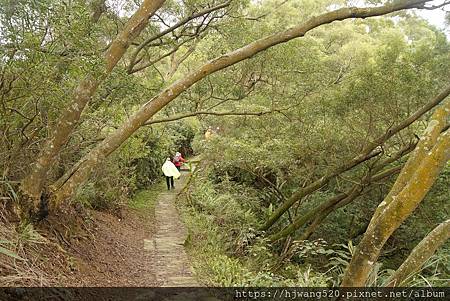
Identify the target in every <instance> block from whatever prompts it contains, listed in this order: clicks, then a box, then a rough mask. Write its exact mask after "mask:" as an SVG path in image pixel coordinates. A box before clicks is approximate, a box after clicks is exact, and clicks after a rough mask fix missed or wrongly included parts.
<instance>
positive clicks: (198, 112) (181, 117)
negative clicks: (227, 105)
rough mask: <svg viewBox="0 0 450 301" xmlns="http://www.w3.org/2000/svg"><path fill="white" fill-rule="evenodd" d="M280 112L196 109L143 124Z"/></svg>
mask: <svg viewBox="0 0 450 301" xmlns="http://www.w3.org/2000/svg"><path fill="white" fill-rule="evenodd" d="M276 112H280V110H270V111H261V112H233V111H231V112H211V111H197V112H192V113H185V114H179V115H175V116H172V117H169V118H163V119H154V120H149V121H147V122H146V123H144V124H143V125H152V124H156V123H163V122H170V121H175V120H180V119H184V118H188V117H193V116H199V115H214V116H262V115H266V114H271V113H276Z"/></svg>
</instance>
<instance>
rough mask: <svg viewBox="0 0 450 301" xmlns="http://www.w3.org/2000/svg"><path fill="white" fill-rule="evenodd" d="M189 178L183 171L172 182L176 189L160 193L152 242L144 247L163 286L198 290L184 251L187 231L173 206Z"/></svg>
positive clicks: (147, 242) (159, 283)
mask: <svg viewBox="0 0 450 301" xmlns="http://www.w3.org/2000/svg"><path fill="white" fill-rule="evenodd" d="M187 177H188V173H187V172H182V175H181V177H180V178H179V179H178V180H175V189H174V190H171V191H167V192H164V193H161V194H160V195H159V196H158V201H157V204H156V208H155V217H156V225H157V230H156V234H155V235H154V236H153V239H151V240H144V248H145V249H147V250H149V251H151V252H152V253H153V254H154V257H153V258H154V259H153V260H154V264H155V267H156V268H155V270H156V280H157V282H158V286H162V287H197V286H200V285H199V283H198V282H197V280H196V278H195V277H194V274H193V270H192V267H191V265H190V263H189V258H188V256H187V254H186V251H185V249H184V242H185V240H186V238H187V234H188V233H187V230H186V227H185V226H184V224H183V223H182V221H181V220H180V216H179V214H178V211H177V209H176V207H175V199H176V197H177V195H178V193H179V192H180V191H181V189H182V188H183V187H184V185H185V183H186V180H187Z"/></svg>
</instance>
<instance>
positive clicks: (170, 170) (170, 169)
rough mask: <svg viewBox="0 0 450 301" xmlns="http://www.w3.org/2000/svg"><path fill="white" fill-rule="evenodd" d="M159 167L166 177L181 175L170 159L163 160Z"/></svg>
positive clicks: (176, 177)
mask: <svg viewBox="0 0 450 301" xmlns="http://www.w3.org/2000/svg"><path fill="white" fill-rule="evenodd" d="M161 169H162V171H163V173H164V175H165V176H166V177H174V178H175V179H178V178H179V177H180V176H181V174H180V172H179V171H178V169H177V168H176V166H175V164H173V163H172V162H171V161H166V162H164V164H163V166H162V168H161Z"/></svg>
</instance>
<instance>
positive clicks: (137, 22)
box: [21, 0, 165, 214]
mask: <svg viewBox="0 0 450 301" xmlns="http://www.w3.org/2000/svg"><path fill="white" fill-rule="evenodd" d="M164 1H165V0H145V1H144V2H143V3H142V5H141V6H140V7H139V9H138V10H137V11H136V12H135V13H134V14H133V16H131V18H130V19H129V20H128V22H127V23H126V24H125V27H124V28H123V30H122V31H121V32H120V33H119V34H118V35H117V36H116V38H115V39H114V41H113V42H112V43H111V46H110V47H109V48H108V50H107V51H106V53H105V56H104V62H105V69H104V70H103V71H102V72H100V73H99V74H98V75H96V76H94V75H88V76H86V77H85V78H84V79H83V80H82V81H81V82H80V84H79V85H78V87H77V88H76V89H75V91H74V93H73V97H72V101H71V103H70V104H68V105H67V107H66V108H65V109H64V110H63V112H62V113H61V116H60V117H59V119H58V120H57V122H56V124H55V126H54V128H53V130H52V132H51V134H50V137H49V138H48V139H47V141H46V143H45V144H44V146H43V147H42V150H41V152H40V154H39V156H38V158H37V159H36V163H35V164H34V165H33V166H32V169H31V171H30V173H29V174H28V176H27V177H26V178H24V179H23V180H22V186H21V189H22V192H23V193H24V195H25V196H26V197H27V199H28V200H31V201H32V204H25V205H26V207H28V206H30V205H32V208H31V211H32V213H35V212H37V211H39V208H38V207H39V205H40V203H41V194H42V191H43V189H44V185H45V182H46V180H47V173H48V171H49V170H50V168H51V166H52V165H53V163H54V162H55V159H56V157H57V155H58V154H59V152H60V150H61V148H62V147H63V146H64V144H66V142H67V141H68V139H69V136H70V134H71V133H72V131H73V129H74V128H75V126H76V125H77V123H78V121H79V119H80V116H81V113H82V111H83V109H84V108H85V106H86V105H87V103H88V102H89V101H90V99H91V97H92V95H93V94H94V93H95V91H96V90H97V87H98V85H99V84H100V83H101V82H102V81H103V80H104V79H105V78H106V77H107V76H108V75H109V74H110V73H111V71H112V70H113V68H114V67H115V65H116V64H117V62H118V61H119V60H120V59H121V57H122V56H123V54H124V53H125V51H126V50H127V48H128V46H129V45H130V43H131V41H132V40H133V39H134V38H135V37H137V36H138V35H139V33H140V32H141V31H142V29H143V28H144V27H145V26H146V25H147V23H148V19H149V18H150V16H152V15H153V14H154V13H155V12H156V10H157V9H158V8H159V7H160V6H161V5H162V4H163V2H164ZM97 4H98V3H97ZM98 17H99V16H98ZM93 18H94V17H93ZM26 214H28V213H26Z"/></svg>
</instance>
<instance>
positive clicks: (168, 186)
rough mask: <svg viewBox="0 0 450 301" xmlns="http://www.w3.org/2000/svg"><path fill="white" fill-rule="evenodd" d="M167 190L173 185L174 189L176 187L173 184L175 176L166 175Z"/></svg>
mask: <svg viewBox="0 0 450 301" xmlns="http://www.w3.org/2000/svg"><path fill="white" fill-rule="evenodd" d="M166 184H167V190H170V186H171V185H172V189H174V188H175V185H174V184H173V177H166Z"/></svg>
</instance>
